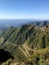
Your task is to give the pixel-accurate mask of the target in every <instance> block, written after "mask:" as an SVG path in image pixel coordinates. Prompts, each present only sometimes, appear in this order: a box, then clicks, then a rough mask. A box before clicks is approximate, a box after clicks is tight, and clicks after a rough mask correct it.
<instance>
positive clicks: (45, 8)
mask: <svg viewBox="0 0 49 65" xmlns="http://www.w3.org/2000/svg"><path fill="white" fill-rule="evenodd" d="M0 19H49V0H0Z"/></svg>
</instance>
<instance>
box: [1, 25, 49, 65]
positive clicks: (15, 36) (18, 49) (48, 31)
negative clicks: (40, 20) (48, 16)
mask: <svg viewBox="0 0 49 65" xmlns="http://www.w3.org/2000/svg"><path fill="white" fill-rule="evenodd" d="M43 29H44V31H43ZM0 49H4V50H6V51H8V52H10V53H11V54H12V55H13V56H14V61H15V62H16V61H21V62H25V63H26V64H27V62H32V63H33V64H34V63H36V62H33V59H34V58H35V59H36V60H37V62H39V58H40V55H41V54H42V53H43V50H44V51H45V50H46V51H45V52H44V54H46V57H47V58H46V60H47V59H48V58H49V56H48V55H47V54H49V51H48V50H49V27H46V28H44V27H42V28H40V27H37V26H32V25H23V26H21V27H20V28H19V27H18V28H14V27H10V28H7V29H5V30H4V31H3V32H2V34H1V37H0ZM38 51H39V53H38ZM40 51H41V52H40ZM38 54H39V57H38ZM44 54H43V55H44ZM36 56H37V57H36ZM44 56H45V55H44ZM40 59H41V58H40ZM42 60H43V59H42ZM44 60H45V59H44ZM46 60H45V61H46ZM36 64H37V63H36ZM30 65H31V64H30Z"/></svg>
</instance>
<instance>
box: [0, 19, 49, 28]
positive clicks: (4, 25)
mask: <svg viewBox="0 0 49 65" xmlns="http://www.w3.org/2000/svg"><path fill="white" fill-rule="evenodd" d="M24 24H32V25H35V26H45V25H47V24H49V21H40V20H37V21H36V20H32V19H22V20H21V19H14V20H8V19H3V20H0V29H4V28H7V27H11V26H13V27H20V26H22V25H24Z"/></svg>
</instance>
